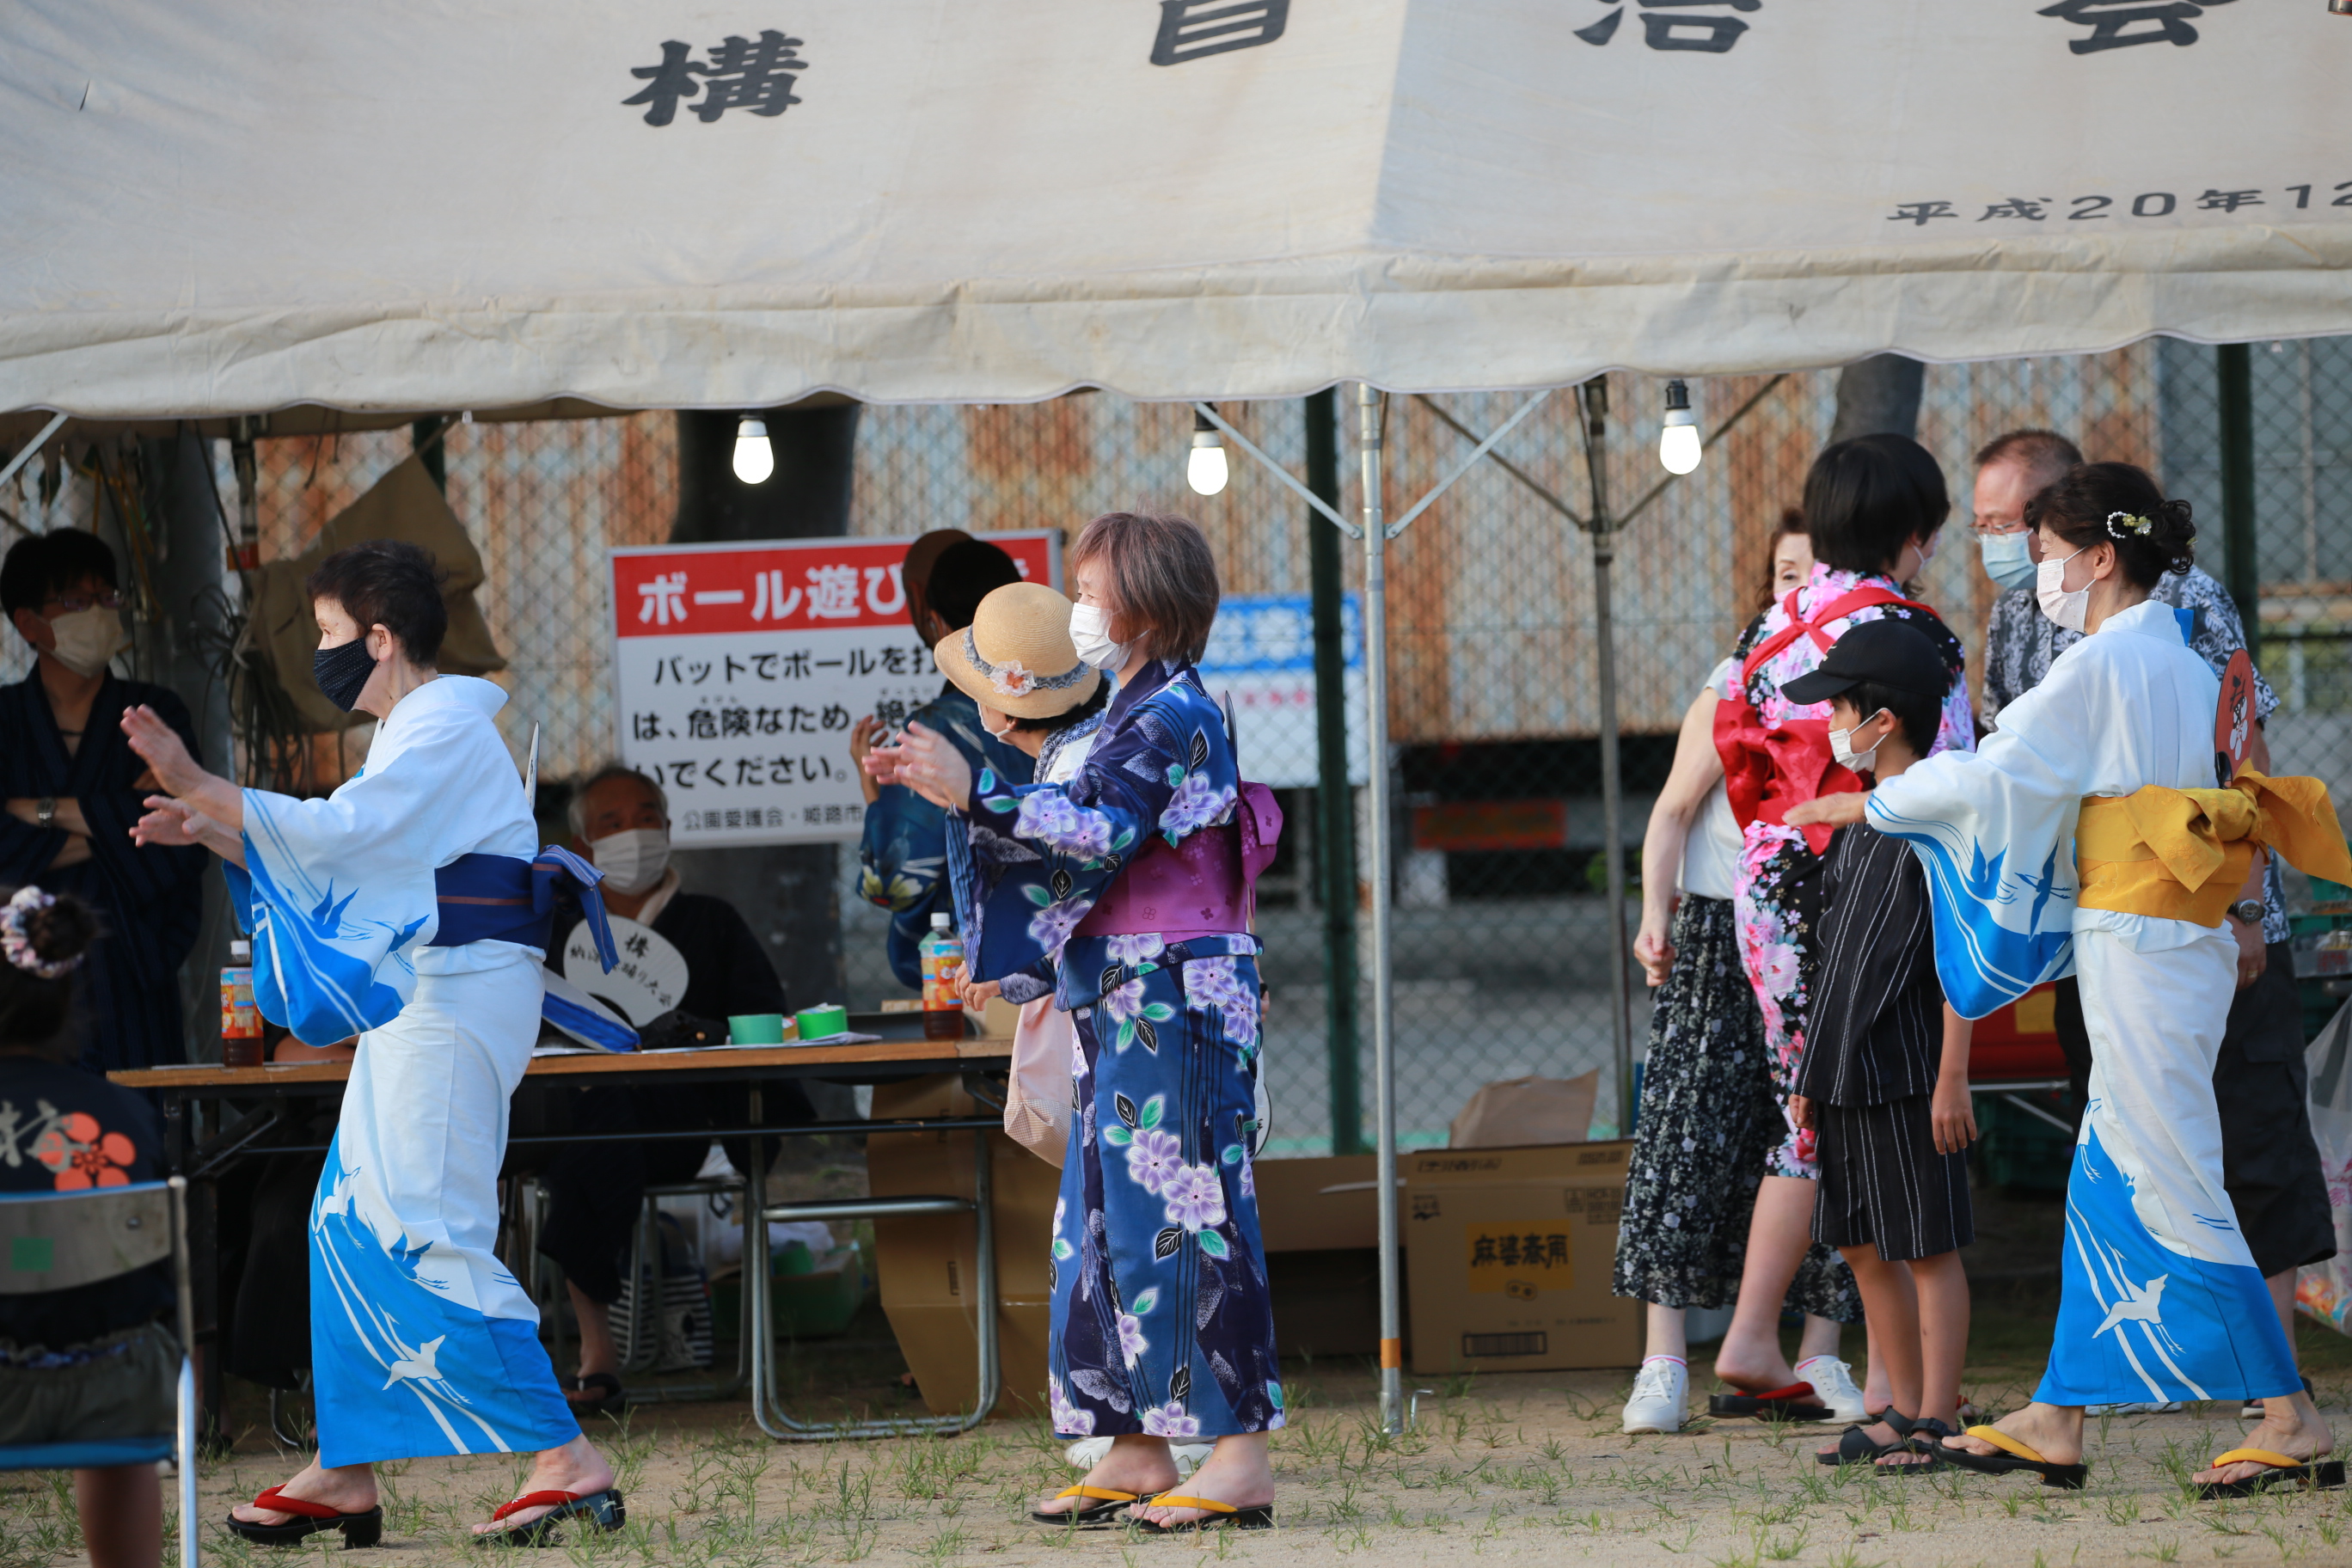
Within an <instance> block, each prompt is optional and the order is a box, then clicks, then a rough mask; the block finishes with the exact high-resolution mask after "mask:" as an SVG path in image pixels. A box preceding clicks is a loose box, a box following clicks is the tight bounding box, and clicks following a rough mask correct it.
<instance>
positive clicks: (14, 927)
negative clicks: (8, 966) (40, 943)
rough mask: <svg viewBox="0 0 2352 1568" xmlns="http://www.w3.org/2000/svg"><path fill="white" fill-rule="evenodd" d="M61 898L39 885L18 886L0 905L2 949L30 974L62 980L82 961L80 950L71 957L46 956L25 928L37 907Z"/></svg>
mask: <svg viewBox="0 0 2352 1568" xmlns="http://www.w3.org/2000/svg"><path fill="white" fill-rule="evenodd" d="M57 901H58V900H56V898H55V897H53V896H52V895H50V894H47V893H45V892H43V891H41V889H38V888H19V889H16V896H15V897H14V898H12V899H10V900H8V901H7V903H5V905H0V952H5V954H7V958H8V962H9V963H12V964H14V965H16V967H17V968H18V969H21V970H24V971H25V972H26V973H28V974H37V975H39V976H40V977H41V978H42V979H44V980H62V979H64V978H65V977H66V976H67V975H68V974H70V973H73V971H74V967H75V965H77V964H79V963H81V960H82V955H81V954H80V953H79V952H77V953H75V954H74V955H73V956H72V957H70V958H59V959H54V960H53V959H46V958H43V957H42V956H41V955H40V954H39V953H38V952H35V951H34V948H33V939H32V936H31V935H30V933H28V932H27V931H26V930H25V917H26V915H29V914H31V913H32V912H33V911H34V910H46V909H47V908H48V907H49V906H50V905H52V904H54V903H56V902H57Z"/></svg>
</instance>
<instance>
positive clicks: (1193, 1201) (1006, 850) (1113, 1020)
mask: <svg viewBox="0 0 2352 1568" xmlns="http://www.w3.org/2000/svg"><path fill="white" fill-rule="evenodd" d="M1071 570H1072V574H1073V575H1074V576H1075V577H1076V583H1077V587H1078V604H1077V607H1076V610H1075V611H1074V612H1073V613H1072V615H1071V619H1070V624H1069V630H1070V632H1071V634H1072V637H1073V642H1074V647H1075V651H1076V654H1077V656H1078V657H1079V658H1081V659H1082V660H1083V661H1084V662H1085V663H1086V664H1087V665H1091V666H1093V667H1094V668H1096V669H1097V670H1103V671H1108V672H1112V673H1115V674H1116V675H1117V676H1118V683H1119V685H1118V696H1117V697H1116V698H1115V699H1114V700H1112V702H1111V704H1110V708H1109V710H1108V714H1107V716H1106V717H1105V719H1104V721H1103V726H1102V730H1101V731H1100V733H1099V734H1097V736H1096V738H1095V741H1094V745H1093V748H1092V750H1091V751H1090V752H1089V753H1088V754H1087V759H1086V762H1085V763H1084V765H1083V766H1081V767H1080V768H1079V770H1078V772H1077V776H1076V778H1074V779H1072V780H1070V781H1069V782H1068V783H1066V784H1057V783H1043V784H1029V785H1025V786H1020V787H1007V786H1006V785H1005V784H1003V782H1002V781H1001V780H999V779H997V778H995V777H993V776H992V774H991V773H989V772H988V771H986V770H983V771H982V773H981V774H980V776H979V777H978V778H977V779H975V778H973V777H972V775H971V769H970V768H969V767H968V766H967V765H966V764H965V763H964V761H963V759H962V757H961V755H960V754H958V753H957V752H955V751H954V749H953V748H952V747H950V746H949V745H948V744H947V743H946V742H944V741H943V740H941V739H940V738H939V737H937V736H934V735H931V734H929V732H928V731H921V730H918V729H915V728H913V727H912V726H910V727H909V729H908V736H907V740H906V742H904V744H902V745H900V746H898V747H896V748H893V749H891V750H889V751H887V752H877V753H875V759H874V763H872V764H871V765H872V766H874V768H875V769H876V772H877V775H879V774H881V773H884V772H886V771H887V774H888V776H891V777H893V778H895V779H897V780H898V782H901V783H904V784H909V785H911V786H912V787H914V788H915V789H917V790H919V791H920V792H921V793H922V794H924V795H927V796H929V798H931V799H934V800H937V801H940V803H941V804H943V805H950V806H953V807H955V808H956V809H959V810H961V811H962V812H963V813H964V814H965V815H966V817H967V819H968V823H969V832H968V835H967V836H966V837H961V838H959V837H954V836H950V868H951V872H952V874H953V876H954V877H955V879H956V889H957V893H958V898H957V906H958V909H959V910H960V911H961V914H962V916H963V918H964V921H965V925H964V933H965V934H964V951H965V954H966V961H967V963H970V964H971V970H972V973H973V975H974V977H975V978H977V979H980V980H991V979H1001V978H1002V977H1003V976H1005V975H1007V974H1011V973H1015V972H1017V971H1021V970H1024V969H1028V968H1030V967H1031V966H1032V965H1034V963H1036V962H1037V961H1038V960H1039V959H1041V958H1054V959H1056V960H1057V961H1058V968H1059V975H1060V981H1059V990H1058V993H1057V996H1058V1000H1059V1002H1060V1004H1061V1005H1063V1006H1064V1007H1066V1008H1068V1009H1069V1010H1070V1013H1071V1016H1072V1019H1073V1021H1074V1022H1075V1024H1076V1028H1077V1049H1076V1052H1075V1053H1074V1054H1073V1059H1072V1061H1071V1064H1070V1067H1071V1074H1072V1077H1073V1079H1075V1080H1076V1096H1075V1102H1076V1107H1077V1109H1078V1114H1077V1115H1076V1116H1075V1117H1074V1118H1073V1121H1072V1125H1071V1129H1070V1136H1069V1144H1068V1148H1067V1152H1066V1156H1065V1158H1064V1162H1063V1167H1062V1195H1061V1202H1060V1203H1059V1204H1058V1205H1055V1223H1054V1243H1053V1253H1054V1255H1053V1263H1052V1268H1053V1279H1054V1314H1053V1342H1052V1345H1051V1349H1050V1351H1049V1357H1048V1373H1049V1377H1048V1382H1047V1394H1048V1397H1049V1398H1050V1400H1051V1403H1052V1406H1053V1413H1054V1427H1055V1431H1056V1432H1057V1433H1059V1434H1060V1435H1061V1436H1066V1437H1087V1436H1110V1437H1113V1438H1114V1439H1115V1441H1114V1442H1113V1443H1112V1445H1111V1451H1110V1452H1109V1453H1108V1455H1106V1456H1105V1457H1104V1458H1103V1460H1102V1462H1101V1463H1100V1464H1098V1465H1097V1466H1096V1467H1095V1468H1093V1469H1092V1470H1090V1471H1088V1472H1087V1476H1086V1478H1085V1479H1084V1480H1083V1481H1081V1482H1080V1483H1079V1484H1078V1485H1077V1486H1076V1487H1073V1488H1071V1489H1068V1490H1066V1491H1065V1492H1063V1493H1062V1494H1061V1495H1060V1496H1058V1497H1055V1498H1052V1499H1049V1500H1046V1501H1045V1504H1044V1506H1043V1507H1042V1508H1040V1509H1039V1510H1038V1511H1037V1513H1036V1514H1035V1516H1034V1517H1035V1518H1037V1519H1038V1520H1039V1521H1041V1522H1043V1523H1047V1524H1061V1525H1079V1524H1088V1523H1103V1524H1108V1523H1112V1522H1115V1521H1117V1520H1118V1518H1119V1516H1120V1515H1122V1514H1124V1515H1125V1516H1126V1517H1127V1518H1129V1519H1131V1520H1133V1521H1136V1522H1138V1523H1139V1524H1140V1525H1142V1526H1143V1527H1144V1528H1145V1529H1147V1530H1151V1531H1190V1530H1196V1529H1200V1528H1202V1527H1203V1526H1233V1527H1240V1528H1263V1527H1265V1526H1267V1525H1270V1524H1271V1523H1272V1522H1273V1518H1274V1473H1273V1471H1272V1469H1271V1468H1269V1467H1268V1465H1267V1461H1266V1434H1267V1433H1268V1432H1270V1431H1272V1430H1273V1429H1274V1428H1276V1427H1277V1426H1281V1425H1282V1424H1283V1393H1282V1380H1281V1370H1280V1367H1279V1366H1278V1364H1277V1363H1276V1359H1275V1346H1274V1313H1273V1308H1272V1304H1271V1302H1270V1300H1269V1299H1268V1297H1267V1293H1266V1280H1265V1249H1264V1247H1263V1245H1262V1244H1261V1242H1260V1239H1259V1234H1258V1222H1257V1197H1256V1184H1255V1178H1254V1176H1253V1173H1252V1171H1251V1166H1250V1142H1251V1134H1252V1132H1253V1131H1254V1130H1255V1103H1254V1099H1255V1094H1254V1091H1255V1082H1256V1058H1257V1037H1258V982H1257V958H1256V955H1257V952H1258V942H1257V939H1256V938H1255V937H1254V936H1252V935H1250V934H1249V897H1250V887H1251V884H1252V882H1253V880H1254V879H1255V874H1256V872H1257V871H1258V870H1259V869H1262V868H1263V867H1264V865H1265V861H1266V859H1268V858H1271V855H1272V850H1273V843H1274V837H1275V835H1276V833H1278V832H1279V831H1280V827H1281V817H1280V814H1279V813H1277V812H1275V811H1274V810H1273V800H1272V796H1271V795H1270V794H1268V793H1267V792H1266V791H1265V790H1264V789H1263V788H1262V787H1261V786H1257V785H1254V784H1253V785H1244V784H1242V782H1241V780H1240V777H1239V775H1238V773H1236V771H1235V768H1234V751H1233V742H1232V738H1231V737H1230V736H1228V735H1227V734H1226V732H1225V726H1224V721H1223V716H1222V715H1221V714H1220V713H1219V712H1218V710H1217V708H1216V705H1215V704H1214V703H1213V702H1212V701H1211V700H1210V699H1209V696H1208V693H1207V692H1205V691H1204V690H1202V688H1201V680H1200V676H1199V675H1198V673H1197V672H1195V671H1194V669H1193V668H1192V661H1193V660H1194V659H1196V658H1199V657H1200V655H1201V651H1202V647H1204V646H1205V645H1206V643H1207V641H1208V637H1209V626H1210V623H1211V622H1212V621H1213V619H1214V618H1215V616H1216V608H1217V572H1216V562H1215V560H1214V558H1213V556H1212V555H1211V554H1210V552H1209V545H1208V541H1207V540H1205V539H1204V538H1202V534H1201V531H1200V529H1199V528H1198V527H1197V526H1196V525H1195V524H1193V523H1192V522H1190V521H1186V520H1185V519H1182V518H1176V517H1153V516H1146V515H1139V514H1136V513H1131V512H1112V513H1110V514H1108V515H1107V516H1103V517H1098V518H1097V519H1095V520H1094V521H1092V522H1090V523H1088V524H1087V528H1086V531H1085V532H1084V533H1083V534H1081V535H1080V536H1079V538H1078V542H1077V548H1076V550H1074V551H1073V552H1071ZM994 646H995V645H994V644H993V642H992V643H991V644H990V645H989V646H987V647H983V646H982V640H981V632H980V629H979V628H978V627H977V626H975V627H974V628H973V631H972V635H971V637H950V638H949V639H947V641H946V642H944V643H943V644H942V645H941V646H940V649H939V653H938V657H939V660H940V668H943V669H945V668H950V665H951V664H956V663H958V662H961V665H962V666H965V667H968V668H969V669H970V670H971V673H973V674H974V675H976V676H977V677H978V678H980V679H984V680H986V681H987V682H988V685H989V692H990V695H989V697H988V698H987V699H986V700H988V701H989V703H990V705H991V706H992V707H994V706H997V705H998V704H999V703H1000V702H1003V703H1021V704H1023V705H1026V703H1027V701H1028V700H1029V699H1030V697H1031V696H1032V695H1033V694H1034V692H1035V691H1037V690H1038V689H1045V690H1066V689H1068V688H1069V687H1071V686H1076V684H1078V683H1080V682H1083V681H1084V680H1086V679H1087V677H1086V676H1085V675H1084V674H1082V673H1080V672H1079V671H1078V670H1077V669H1076V668H1066V667H1064V666H1062V665H1060V664H1058V663H1054V662H1052V661H1050V660H1049V661H1047V663H1046V664H1045V666H1044V667H1042V668H1032V667H1031V666H1030V665H1029V664H1028V663H1027V662H1026V661H1025V660H1020V659H1014V658H998V657H996V655H995V654H994V653H992V651H991V649H992V647H994ZM1064 683H1067V684H1066V685H1065V684H1064ZM1006 711H1017V710H1013V709H1006ZM1171 1438H1173V1439H1176V1440H1179V1441H1183V1440H1192V1441H1196V1442H1197V1441H1206V1440H1210V1439H1214V1440H1215V1443H1216V1450H1215V1452H1214V1453H1213V1455H1212V1456H1211V1457H1210V1458H1209V1460H1208V1462H1207V1463H1205V1464H1204V1465H1202V1467H1201V1468H1200V1469H1199V1470H1198V1471H1197V1472H1195V1474H1194V1475H1193V1476H1192V1481H1191V1484H1190V1485H1189V1486H1188V1487H1187V1488H1186V1489H1185V1491H1184V1492H1183V1493H1182V1494H1178V1493H1176V1492H1173V1491H1171V1490H1170V1489H1171V1488H1172V1487H1174V1485H1175V1483H1176V1467H1175V1464H1174V1461H1173V1459H1172V1458H1171V1456H1170V1453H1169V1440H1170V1439H1171Z"/></svg>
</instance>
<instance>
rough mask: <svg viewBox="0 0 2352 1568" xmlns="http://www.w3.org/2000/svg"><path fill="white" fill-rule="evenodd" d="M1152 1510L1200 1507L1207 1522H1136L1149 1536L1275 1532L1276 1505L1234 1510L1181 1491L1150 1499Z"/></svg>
mask: <svg viewBox="0 0 2352 1568" xmlns="http://www.w3.org/2000/svg"><path fill="white" fill-rule="evenodd" d="M1149 1506H1150V1507H1153V1508H1197V1509H1200V1510H1202V1511H1203V1512H1205V1513H1206V1514H1207V1515H1208V1517H1207V1518H1206V1519H1188V1520H1186V1521H1184V1522H1183V1523H1181V1524H1158V1523H1154V1522H1153V1521H1150V1520H1148V1519H1139V1520H1137V1521H1135V1522H1136V1524H1137V1525H1138V1527H1139V1528H1140V1529H1141V1530H1142V1531H1144V1533H1146V1534H1148V1535H1192V1534H1195V1533H1199V1532H1205V1531H1212V1530H1272V1529H1273V1528H1274V1505H1273V1504H1272V1503H1270V1502H1264V1503H1259V1504H1257V1505H1255V1507H1251V1508H1235V1507H1234V1505H1233V1504H1231V1503H1229V1502H1219V1501H1218V1500H1216V1499H1215V1498H1213V1497H1186V1496H1185V1495H1184V1494H1183V1493H1181V1492H1161V1493H1160V1495H1159V1496H1158V1497H1155V1498H1153V1499H1152V1500H1151V1501H1150V1505H1149Z"/></svg>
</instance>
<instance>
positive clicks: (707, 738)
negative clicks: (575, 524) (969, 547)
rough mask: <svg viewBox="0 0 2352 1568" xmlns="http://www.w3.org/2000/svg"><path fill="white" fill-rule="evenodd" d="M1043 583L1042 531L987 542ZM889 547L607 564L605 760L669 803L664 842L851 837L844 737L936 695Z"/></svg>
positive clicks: (901, 553) (806, 546) (654, 552)
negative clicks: (612, 757) (609, 626)
mask: <svg viewBox="0 0 2352 1568" xmlns="http://www.w3.org/2000/svg"><path fill="white" fill-rule="evenodd" d="M979 537H981V538H982V539H985V540H986V541H987V542H989V543H991V544H994V545H998V546H1001V547H1002V548H1003V550H1004V552H1006V553H1007V554H1009V555H1011V556H1012V557H1013V563H1014V564H1016V565H1018V566H1019V567H1020V568H1021V573H1022V575H1023V576H1024V577H1027V578H1029V579H1031V580H1032V581H1035V582H1043V583H1051V584H1054V585H1055V587H1059V586H1061V578H1062V558H1061V537H1062V536H1061V534H1060V533H1059V531H1051V530H1040V531H1034V532H1017V533H988V534H982V535H980V536H979ZM911 542H912V541H911V540H907V539H884V540H875V539H806V540H773V541H762V542H759V543H756V544H665V545H648V546H643V547H636V548H627V549H619V550H615V551H614V552H613V631H614V639H613V691H614V700H615V713H616V716H617V723H616V728H617V729H618V731H619V732H620V738H621V760H622V761H624V762H625V763H628V765H629V766H631V767H633V768H635V769H636V770H637V771H638V772H640V773H645V774H646V775H647V776H648V777H650V778H654V779H657V780H659V781H660V783H661V786H662V788H663V790H664V791H665V792H666V793H667V795H668V796H669V813H670V836H671V837H672V838H673V839H675V840H676V841H677V845H678V847H680V848H684V849H708V848H716V847H723V846H727V845H734V844H808V843H819V842H824V841H828V840H835V839H854V838H856V837H857V836H858V834H859V833H860V831H862V829H863V827H864V825H865V820H866V805H865V796H864V795H863V793H862V792H861V791H860V790H859V788H858V784H857V776H856V771H855V769H854V767H853V765H852V763H851V762H850V758H849V731H850V727H851V726H852V725H854V724H855V723H856V721H858V720H859V719H861V718H863V717H865V716H866V714H868V713H874V714H878V715H880V716H881V717H882V718H883V720H884V721H903V720H904V718H905V717H906V715H907V714H908V712H909V711H910V710H914V709H916V708H919V707H920V706H922V705H923V704H924V703H926V702H928V701H929V700H931V699H932V698H934V697H936V696H938V695H939V693H940V687H941V686H942V685H943V684H944V678H943V677H941V676H940V671H939V667H938V666H937V665H936V664H934V663H933V662H932V660H931V651H930V649H929V648H928V647H924V646H923V642H922V639H921V638H920V637H917V636H916V635H915V631H914V628H913V627H912V626H908V623H907V596H906V588H905V584H903V583H901V582H900V580H899V575H898V569H899V566H900V564H901V563H903V562H904V561H905V560H906V556H907V546H908V544H909V543H911Z"/></svg>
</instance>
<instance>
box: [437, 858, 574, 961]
mask: <svg viewBox="0 0 2352 1568" xmlns="http://www.w3.org/2000/svg"><path fill="white" fill-rule="evenodd" d="M603 880H604V872H602V871H599V870H598V869H596V868H595V867H593V866H591V865H590V864H588V862H587V861H585V860H583V859H582V858H580V857H579V856H577V855H574V854H573V853H572V851H571V850H569V849H566V848H564V847H562V846H561V845H556V844H551V845H549V846H547V847H545V848H543V849H541V851H540V852H539V858H537V859H533V860H524V859H520V858H516V857H515V856H512V855H460V856H458V857H457V858H456V859H455V860H452V861H450V862H449V864H447V865H446V866H444V867H442V868H440V869H439V870H437V871H436V872H434V873H433V897H434V900H435V902H436V903H437V904H438V905H439V906H440V913H441V921H440V929H439V930H438V931H436V932H435V933H434V937H433V941H432V942H430V943H429V944H428V945H430V946H433V947H464V946H465V945H466V944H467V943H468V942H514V943H516V944H517V945H519V946H521V947H535V948H538V949H540V950H541V951H542V952H544V951H545V950H546V948H547V939H548V933H549V931H550V929H551V927H552V926H553V924H554V921H555V895H556V891H557V889H558V888H559V886H566V887H569V888H571V889H572V890H573V892H574V893H575V894H576V895H577V896H578V898H579V900H580V912H581V913H582V914H583V915H584V916H585V917H586V918H587V921H588V931H589V934H590V935H591V936H592V937H593V938H594V940H595V942H596V957H597V960H598V962H599V963H603V964H604V973H607V974H610V973H612V972H613V966H614V964H616V963H620V962H621V955H620V952H619V951H618V950H617V949H615V948H614V945H613V927H612V923H611V922H610V921H607V920H606V919H605V918H604V895H603V894H602V893H600V892H598V891H597V890H596V884H597V883H599V882H601V881H603Z"/></svg>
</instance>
